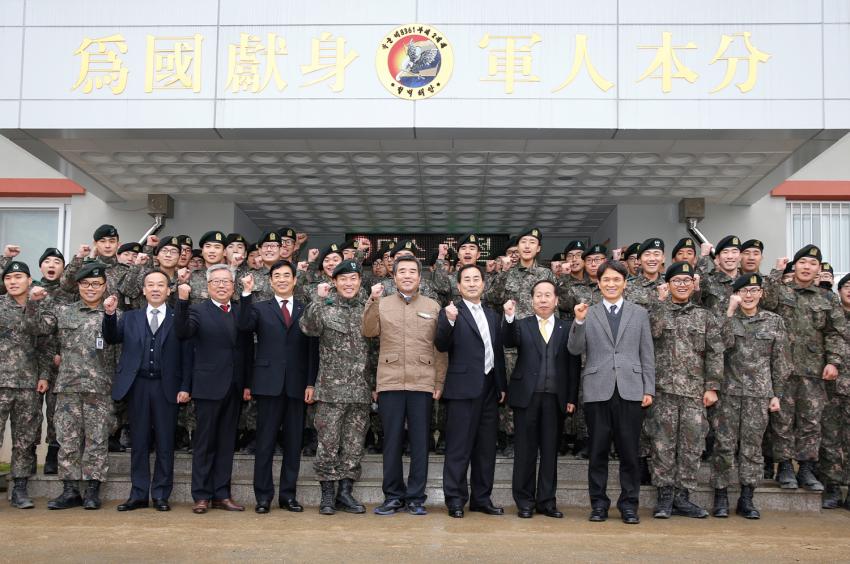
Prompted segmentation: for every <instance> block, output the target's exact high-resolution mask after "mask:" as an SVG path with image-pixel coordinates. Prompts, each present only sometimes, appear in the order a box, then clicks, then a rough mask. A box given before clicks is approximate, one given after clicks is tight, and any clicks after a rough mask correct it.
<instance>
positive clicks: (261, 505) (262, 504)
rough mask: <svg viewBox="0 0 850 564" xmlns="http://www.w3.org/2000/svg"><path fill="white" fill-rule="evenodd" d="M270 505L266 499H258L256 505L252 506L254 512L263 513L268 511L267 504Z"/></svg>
mask: <svg viewBox="0 0 850 564" xmlns="http://www.w3.org/2000/svg"><path fill="white" fill-rule="evenodd" d="M270 505H271V503H269V502H268V501H258V502H257V507H255V508H254V513H259V514H261V515H264V514H266V513H268V512H269V506H270Z"/></svg>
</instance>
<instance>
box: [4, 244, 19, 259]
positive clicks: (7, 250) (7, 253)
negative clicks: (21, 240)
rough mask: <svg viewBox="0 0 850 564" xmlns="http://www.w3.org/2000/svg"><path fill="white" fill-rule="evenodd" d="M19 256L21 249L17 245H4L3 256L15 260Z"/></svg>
mask: <svg viewBox="0 0 850 564" xmlns="http://www.w3.org/2000/svg"><path fill="white" fill-rule="evenodd" d="M19 254H21V247H20V246H19V245H6V246H5V247H3V256H4V257H6V258H15V257H16V256H18V255H19Z"/></svg>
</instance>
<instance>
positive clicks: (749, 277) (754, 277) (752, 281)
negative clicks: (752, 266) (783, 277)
mask: <svg viewBox="0 0 850 564" xmlns="http://www.w3.org/2000/svg"><path fill="white" fill-rule="evenodd" d="M761 281H762V280H761V274H744V275H741V276H739V277H737V278H736V279H735V281H734V282H732V290H733V291H735V292H737V291H738V290H740V289H741V288H743V287H744V286H758V287H759V288H761Z"/></svg>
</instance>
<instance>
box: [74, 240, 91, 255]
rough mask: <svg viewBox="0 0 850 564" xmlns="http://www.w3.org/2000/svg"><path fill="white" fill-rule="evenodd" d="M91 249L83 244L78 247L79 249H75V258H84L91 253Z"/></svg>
mask: <svg viewBox="0 0 850 564" xmlns="http://www.w3.org/2000/svg"><path fill="white" fill-rule="evenodd" d="M91 251H92V248H91V245H86V244H85V243H83V244H82V245H80V248H79V249H77V258H86V257H87V256H89V254H90V253H91Z"/></svg>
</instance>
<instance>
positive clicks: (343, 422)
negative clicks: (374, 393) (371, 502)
mask: <svg viewBox="0 0 850 564" xmlns="http://www.w3.org/2000/svg"><path fill="white" fill-rule="evenodd" d="M315 405H316V418H315V420H314V421H315V425H316V432H317V433H318V435H319V447H318V449H317V450H316V460H315V461H314V462H313V469H314V470H315V471H316V475H317V476H318V478H319V481H333V480H344V479H349V480H354V481H357V480H359V479H360V471H361V467H360V461H361V460H363V445H364V443H365V439H366V428H367V427H368V426H369V404H368V403H328V402H322V401H320V402H317V403H316V404H315Z"/></svg>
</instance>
